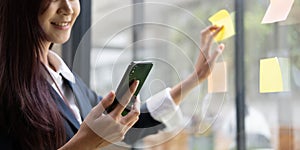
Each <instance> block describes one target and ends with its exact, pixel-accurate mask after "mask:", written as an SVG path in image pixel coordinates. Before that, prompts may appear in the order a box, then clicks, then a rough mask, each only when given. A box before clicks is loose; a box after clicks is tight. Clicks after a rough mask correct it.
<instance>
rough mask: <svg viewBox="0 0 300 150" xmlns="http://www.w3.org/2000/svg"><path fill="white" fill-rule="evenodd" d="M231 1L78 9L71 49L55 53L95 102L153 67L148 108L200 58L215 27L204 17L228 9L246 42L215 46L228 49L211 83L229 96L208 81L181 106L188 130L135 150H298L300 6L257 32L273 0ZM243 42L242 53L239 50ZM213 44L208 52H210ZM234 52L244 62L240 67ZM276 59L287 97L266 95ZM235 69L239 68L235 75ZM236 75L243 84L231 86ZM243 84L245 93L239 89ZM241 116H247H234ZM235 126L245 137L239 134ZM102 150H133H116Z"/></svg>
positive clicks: (145, 92) (118, 2) (114, 2)
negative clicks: (264, 85)
mask: <svg viewBox="0 0 300 150" xmlns="http://www.w3.org/2000/svg"><path fill="white" fill-rule="evenodd" d="M236 1H239V0H236ZM236 1H235V0H222V1H219V0H210V1H208V0H164V1H159V0H110V1H107V0H91V1H89V2H87V1H81V5H82V6H81V7H82V11H81V18H80V19H79V20H78V21H77V25H76V26H75V29H74V31H73V33H72V38H71V40H70V41H69V42H68V43H67V44H65V45H55V48H54V49H56V50H57V52H58V53H59V54H61V55H62V57H63V58H64V60H65V61H66V62H67V63H68V64H69V66H70V67H72V68H73V71H75V72H77V73H78V74H79V75H80V76H82V77H83V80H84V81H85V82H86V83H87V84H88V85H89V86H90V87H91V88H92V89H93V90H95V91H96V92H97V94H99V95H106V93H108V92H109V91H110V90H114V89H116V86H117V85H118V82H119V81H120V78H121V76H122V74H123V73H124V71H125V68H126V66H127V65H128V64H129V63H130V62H131V61H132V60H151V61H153V62H154V68H153V69H152V71H151V73H150V76H149V78H148V79H147V80H146V83H145V85H144V87H143V89H142V91H141V94H140V95H141V99H142V100H146V99H147V98H148V97H150V96H151V95H153V94H155V93H157V92H158V91H160V90H162V89H164V88H166V87H171V86H173V85H175V84H176V83H178V82H180V81H181V80H182V79H184V78H185V77H187V76H188V75H189V73H191V72H192V71H193V64H194V62H195V61H196V59H197V56H198V55H199V52H200V51H199V47H200V46H201V45H199V43H200V42H199V41H200V32H201V30H202V29H204V28H205V27H207V26H209V25H211V22H209V20H208V18H209V17H210V16H212V15H213V14H215V13H216V12H218V11H219V10H221V9H226V10H227V11H228V12H229V13H230V14H231V17H232V18H233V20H234V18H235V16H236V14H235V13H236V12H237V8H242V9H241V10H242V12H243V13H241V14H242V16H241V17H242V20H243V24H242V25H241V24H239V25H237V24H236V29H237V28H238V30H239V31H242V32H243V38H240V39H236V38H237V37H236V35H235V36H233V37H230V38H228V39H226V40H224V41H221V42H222V43H224V44H225V45H226V49H225V51H224V53H223V54H222V56H221V57H220V58H219V60H218V62H219V63H221V62H222V63H225V64H226V65H223V72H222V73H221V74H219V76H216V77H215V78H224V80H225V82H224V83H223V84H224V85H225V90H221V91H216V92H214V91H209V90H208V88H209V83H208V81H205V82H203V84H201V85H200V86H199V87H198V88H196V89H195V90H193V91H192V93H191V94H190V95H189V96H188V97H187V98H186V99H185V100H184V102H183V103H182V104H181V105H180V107H181V109H182V112H183V114H184V118H185V122H184V123H183V126H182V127H181V128H180V129H179V130H178V131H177V132H176V134H172V133H168V132H161V133H159V134H157V135H152V136H149V137H146V138H145V139H143V140H141V141H140V142H139V143H137V145H142V147H145V148H142V149H146V150H166V149H172V150H199V149H205V150H231V149H241V148H238V145H241V144H242V145H243V143H244V144H245V149H247V150H248V149H274V150H275V149H276V150H277V149H280V150H299V149H300V119H299V118H298V119H297V114H299V113H300V100H299V97H300V93H299V92H298V91H299V89H300V52H299V50H300V49H299V48H300V42H299V39H300V24H299V23H300V22H299V19H297V18H299V17H300V9H299V7H300V2H299V1H295V2H294V4H293V6H292V9H291V12H290V14H289V16H288V18H287V19H286V20H285V21H282V22H277V23H272V24H261V21H262V18H263V17H264V14H265V13H266V10H267V8H268V6H269V4H270V1H269V0H251V1H241V2H240V3H236ZM241 10H239V11H241ZM239 11H238V12H239ZM241 40H242V41H241ZM239 41H240V42H241V43H243V46H242V49H241V47H240V48H237V43H236V42H239ZM218 44H219V43H217V42H214V43H213V48H212V50H214V49H215V48H216V46H217V45H218ZM239 51H242V52H243V53H242V54H243V57H241V58H242V59H237V57H239V56H241V53H239ZM274 57H278V58H284V59H285V60H286V62H287V63H283V64H284V65H281V64H280V65H281V67H282V68H284V69H282V70H284V72H283V73H284V74H285V75H282V76H284V79H283V80H284V82H285V84H287V85H288V88H287V90H283V91H282V92H281V91H280V92H270V93H263V92H261V91H260V86H261V85H260V73H261V70H260V67H261V63H260V61H261V60H262V59H266V58H274ZM236 64H243V66H242V67H240V68H237V66H236ZM221 68H222V67H221ZM224 70H225V71H224ZM240 75H241V76H242V77H243V78H238V79H237V77H236V76H240ZM270 76H272V75H270ZM239 83H240V84H241V85H242V86H243V87H244V88H243V89H237V85H238V84H239ZM215 84H218V83H215ZM239 90H242V92H243V94H242V96H241V98H240V97H239V96H237V95H238V94H239V92H237V91H239ZM237 93H238V94H237ZM238 102H241V103H240V104H239V103H238ZM241 104H242V105H241ZM240 106H242V107H240ZM237 107H239V108H240V109H237ZM237 110H238V112H242V114H243V113H244V114H245V115H236V112H237ZM239 121H243V122H244V125H245V126H244V128H243V127H242V128H241V126H240V125H237V122H239ZM237 133H238V134H237ZM243 134H244V135H245V136H240V135H243ZM170 137H171V138H170ZM237 139H239V140H237ZM162 140H164V141H165V142H160V141H162ZM107 149H134V148H129V147H127V146H125V147H124V146H122V145H113V146H110V147H107Z"/></svg>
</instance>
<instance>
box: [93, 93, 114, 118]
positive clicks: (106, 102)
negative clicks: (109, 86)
mask: <svg viewBox="0 0 300 150" xmlns="http://www.w3.org/2000/svg"><path fill="white" fill-rule="evenodd" d="M114 98H115V93H114V92H113V91H111V92H109V93H108V95H107V96H106V97H104V98H103V99H102V100H101V102H99V103H98V104H97V105H96V106H95V107H94V108H93V110H92V111H93V113H94V115H95V116H96V117H100V116H101V115H102V113H103V112H104V110H105V108H107V107H108V106H110V105H111V104H112V103H113V100H114Z"/></svg>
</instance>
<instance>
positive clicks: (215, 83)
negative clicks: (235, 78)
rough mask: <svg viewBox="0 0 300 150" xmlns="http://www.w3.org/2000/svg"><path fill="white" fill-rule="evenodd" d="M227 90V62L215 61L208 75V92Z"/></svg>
mask: <svg viewBox="0 0 300 150" xmlns="http://www.w3.org/2000/svg"><path fill="white" fill-rule="evenodd" d="M226 91H227V64H226V62H219V63H216V64H215V66H214V69H213V71H212V72H211V74H210V75H209V76H208V93H217V92H226Z"/></svg>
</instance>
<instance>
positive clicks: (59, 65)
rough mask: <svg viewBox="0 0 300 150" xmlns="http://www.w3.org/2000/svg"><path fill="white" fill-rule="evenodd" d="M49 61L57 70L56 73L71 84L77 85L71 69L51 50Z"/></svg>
mask: <svg viewBox="0 0 300 150" xmlns="http://www.w3.org/2000/svg"><path fill="white" fill-rule="evenodd" d="M48 61H49V64H51V65H52V66H53V67H54V68H55V70H56V73H58V74H61V75H62V76H64V78H66V79H67V80H69V81H70V82H72V83H75V77H74V75H73V73H72V72H71V70H70V69H69V67H68V66H67V65H66V64H65V62H64V61H63V60H62V59H61V58H60V57H59V56H58V55H57V54H56V53H54V52H53V51H51V50H49V53H48Z"/></svg>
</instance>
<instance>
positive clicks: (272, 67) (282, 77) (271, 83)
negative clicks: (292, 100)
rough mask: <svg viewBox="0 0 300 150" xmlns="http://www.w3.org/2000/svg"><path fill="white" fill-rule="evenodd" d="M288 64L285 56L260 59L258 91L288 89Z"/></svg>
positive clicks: (267, 91) (268, 91) (266, 91)
mask: <svg viewBox="0 0 300 150" xmlns="http://www.w3.org/2000/svg"><path fill="white" fill-rule="evenodd" d="M289 70H290V65H289V59H287V58H277V57H275V58H268V59H262V60H260V75H259V76H260V79H259V82H260V83H259V84H260V89H259V90H260V93H271V92H283V91H289V90H290V71H289Z"/></svg>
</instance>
